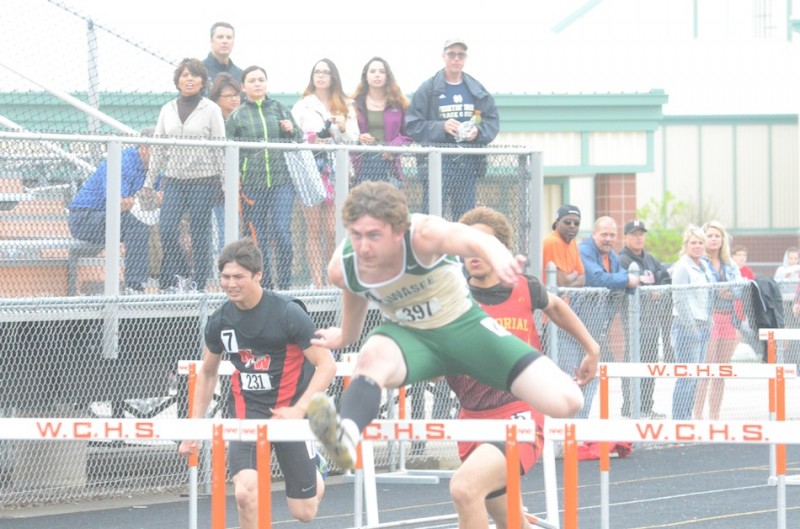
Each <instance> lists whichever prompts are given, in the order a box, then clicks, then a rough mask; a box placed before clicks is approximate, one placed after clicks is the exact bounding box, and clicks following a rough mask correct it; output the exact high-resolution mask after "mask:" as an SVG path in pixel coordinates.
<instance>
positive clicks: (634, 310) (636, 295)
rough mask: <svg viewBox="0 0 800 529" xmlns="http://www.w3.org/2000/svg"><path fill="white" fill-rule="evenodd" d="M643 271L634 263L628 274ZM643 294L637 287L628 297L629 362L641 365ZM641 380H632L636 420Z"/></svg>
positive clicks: (632, 407) (633, 413)
mask: <svg viewBox="0 0 800 529" xmlns="http://www.w3.org/2000/svg"><path fill="white" fill-rule="evenodd" d="M640 273H641V271H640V270H639V265H638V264H636V263H635V262H632V263H631V264H630V266H629V267H628V274H629V275H634V276H639V274H640ZM641 292H642V289H641V288H639V287H637V288H634V289H633V292H632V293H631V294H630V295H629V296H628V314H627V316H628V337H627V338H628V339H627V342H628V361H629V362H632V363H637V364H638V363H639V361H640V358H641V356H642V355H641V352H640V350H639V349H640V343H641V341H640V339H639V338H640V336H641V334H640V333H641V327H642V326H641V312H642V311H641V308H642V304H641V297H640V296H641ZM641 386H642V385H641V379H639V378H638V377H634V378H633V379H632V380H631V399H632V400H633V402H631V403H630V404H631V416H632V417H634V418H637V419H638V418H639V417H641V414H642V409H641V408H642V407H641Z"/></svg>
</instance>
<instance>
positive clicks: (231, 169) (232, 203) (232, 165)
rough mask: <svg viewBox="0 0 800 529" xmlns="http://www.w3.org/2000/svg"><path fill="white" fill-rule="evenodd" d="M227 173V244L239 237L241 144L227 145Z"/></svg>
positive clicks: (224, 189)
mask: <svg viewBox="0 0 800 529" xmlns="http://www.w3.org/2000/svg"><path fill="white" fill-rule="evenodd" d="M224 171H225V174H224V180H223V183H222V190H223V191H224V193H225V244H230V243H232V242H233V241H235V240H237V239H238V238H239V146H238V145H227V146H226V147H225V169H224Z"/></svg>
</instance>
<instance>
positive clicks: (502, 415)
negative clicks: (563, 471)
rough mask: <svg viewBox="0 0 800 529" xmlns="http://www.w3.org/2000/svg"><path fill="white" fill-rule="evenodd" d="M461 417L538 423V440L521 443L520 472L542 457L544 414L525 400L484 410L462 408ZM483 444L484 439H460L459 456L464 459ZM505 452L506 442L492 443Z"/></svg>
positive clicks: (525, 470) (523, 471)
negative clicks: (531, 420)
mask: <svg viewBox="0 0 800 529" xmlns="http://www.w3.org/2000/svg"><path fill="white" fill-rule="evenodd" d="M459 419H520V420H530V419H533V421H534V422H535V423H536V442H534V443H520V445H519V466H520V474H522V475H524V474H525V473H526V472H527V471H528V470H529V469H530V468H531V467H532V466H533V465H534V464H535V463H536V462H537V461H538V460H539V458H540V457H541V455H542V447H543V446H544V415H542V414H541V413H540V412H538V411H536V410H534V409H533V408H531V407H530V406H528V405H527V404H525V403H524V402H520V401H515V402H510V403H508V404H506V405H504V406H501V407H499V408H493V409H490V410H484V411H470V410H465V409H462V410H461V413H460V414H459ZM481 444H483V442H482V441H460V442H459V443H458V457H459V458H461V461H464V460H465V459H467V457H469V455H470V454H471V453H472V452H473V450H475V448H477V447H478V445H481ZM491 444H493V445H495V446H497V447H498V448H500V449H501V450H503V453H505V443H491Z"/></svg>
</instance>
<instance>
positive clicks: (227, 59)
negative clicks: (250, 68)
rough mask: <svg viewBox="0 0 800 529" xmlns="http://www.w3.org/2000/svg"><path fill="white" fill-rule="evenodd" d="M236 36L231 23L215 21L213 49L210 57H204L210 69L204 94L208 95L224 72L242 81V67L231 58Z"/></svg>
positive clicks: (207, 68)
mask: <svg viewBox="0 0 800 529" xmlns="http://www.w3.org/2000/svg"><path fill="white" fill-rule="evenodd" d="M234 38H235V32H234V29H233V26H232V25H230V24H229V23H227V22H215V23H214V25H213V26H211V51H209V52H208V57H206V58H205V59H203V65H204V66H205V67H206V70H208V82H207V83H206V87H205V88H204V89H203V95H205V96H208V92H209V90H211V87H212V86H214V80H215V79H216V78H217V75H219V74H221V73H223V72H225V73H229V74H231V76H232V77H233V78H234V79H236V81H237V82H240V83H241V82H242V69H241V68H239V67H238V66H236V65H235V64H233V61H232V60H231V52H232V51H233V41H234Z"/></svg>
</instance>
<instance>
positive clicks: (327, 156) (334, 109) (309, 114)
mask: <svg viewBox="0 0 800 529" xmlns="http://www.w3.org/2000/svg"><path fill="white" fill-rule="evenodd" d="M292 116H293V117H294V120H295V121H296V122H297V124H298V126H299V127H300V128H301V129H302V130H303V132H304V133H305V134H306V138H307V140H308V142H309V143H356V142H357V141H358V121H357V120H356V112H355V109H354V108H353V102H352V101H351V100H350V99H349V98H348V97H347V96H346V95H345V93H344V90H343V89H342V80H341V77H340V76H339V70H338V69H337V68H336V65H335V64H334V63H333V61H331V60H330V59H321V60H319V61H318V62H317V63H316V64H314V67H313V68H312V70H311V75H310V76H309V81H308V86H307V87H306V89H305V91H304V92H303V97H302V99H300V101H298V102H297V103H295V105H294V107H292ZM332 154H333V153H327V152H319V153H317V154H316V158H317V167H319V170H320V178H322V179H323V182H324V184H325V187H326V189H327V190H328V196H327V197H326V199H325V200H324V201H323V202H322V203H321V204H319V205H317V206H311V207H306V208H304V209H303V213H304V214H305V219H306V227H307V233H306V258H307V261H308V269H309V273H310V274H311V279H312V281H313V282H314V287H315V288H322V287H323V286H324V285H325V283H326V282H327V281H326V278H325V276H326V272H325V269H326V266H327V263H328V260H329V258H330V256H331V255H332V254H333V249H334V245H335V242H336V241H335V238H336V236H335V230H336V222H335V220H334V219H335V217H334V215H335V206H334V202H333V183H334V179H335V177H336V176H337V175H336V174H335V170H334V169H335V164H334V163H333V161H334V156H333V155H332ZM347 176H348V175H341V177H343V178H347Z"/></svg>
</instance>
